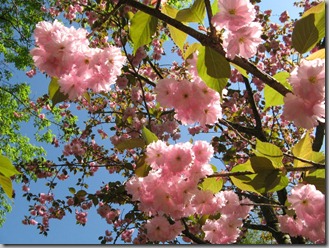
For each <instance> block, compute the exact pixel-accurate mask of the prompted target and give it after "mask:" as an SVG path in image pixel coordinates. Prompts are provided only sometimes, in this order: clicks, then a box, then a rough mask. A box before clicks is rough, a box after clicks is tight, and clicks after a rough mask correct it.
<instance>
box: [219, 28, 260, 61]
mask: <svg viewBox="0 0 329 248" xmlns="http://www.w3.org/2000/svg"><path fill="white" fill-rule="evenodd" d="M261 33H262V26H261V25H260V23H258V22H252V23H250V24H248V25H246V26H243V27H242V28H239V29H238V30H236V31H234V32H229V33H228V35H227V37H226V38H225V39H224V43H223V47H224V48H225V49H226V51H227V57H228V58H230V59H233V58H234V57H235V56H236V55H240V56H241V57H244V58H246V59H248V58H251V57H252V56H254V55H255V54H256V53H257V46H258V45H259V44H260V43H261V42H262V39H261V38H260V36H261Z"/></svg>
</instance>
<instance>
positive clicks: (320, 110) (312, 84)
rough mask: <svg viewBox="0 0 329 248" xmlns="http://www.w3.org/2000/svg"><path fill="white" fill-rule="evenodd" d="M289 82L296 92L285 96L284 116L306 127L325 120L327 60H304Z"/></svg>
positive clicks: (291, 75) (293, 72)
mask: <svg viewBox="0 0 329 248" xmlns="http://www.w3.org/2000/svg"><path fill="white" fill-rule="evenodd" d="M289 82H290V84H291V85H292V88H293V92H294V94H292V93H288V94H287V95H286V96H285V97H284V109H283V114H282V115H283V117H284V118H285V119H287V120H290V121H294V123H295V124H296V125H297V126H299V127H303V128H306V129H310V128H313V127H315V126H317V125H318V121H320V122H325V119H324V117H325V60H324V59H314V60H302V61H301V63H300V65H299V67H297V68H295V69H294V70H293V71H292V72H291V74H290V78H289Z"/></svg>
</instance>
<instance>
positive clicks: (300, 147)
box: [291, 131, 313, 167]
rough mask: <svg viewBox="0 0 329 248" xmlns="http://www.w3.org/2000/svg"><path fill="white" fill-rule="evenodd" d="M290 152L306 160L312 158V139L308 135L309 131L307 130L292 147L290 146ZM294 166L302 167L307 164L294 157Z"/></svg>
mask: <svg viewBox="0 0 329 248" xmlns="http://www.w3.org/2000/svg"><path fill="white" fill-rule="evenodd" d="M291 152H292V154H293V155H294V156H295V157H297V158H302V159H306V160H311V159H312V154H313V151H312V139H311V137H310V132H309V131H308V132H307V133H306V134H305V136H304V137H303V138H302V139H301V140H300V141H299V142H298V143H297V144H296V145H294V147H293V148H291ZM294 166H295V167H303V166H308V164H306V163H304V162H301V161H299V160H298V159H294Z"/></svg>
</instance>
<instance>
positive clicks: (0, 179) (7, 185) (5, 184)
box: [0, 175, 13, 199]
mask: <svg viewBox="0 0 329 248" xmlns="http://www.w3.org/2000/svg"><path fill="white" fill-rule="evenodd" d="M0 186H1V187H2V189H3V191H4V192H5V193H6V195H7V196H8V197H9V199H12V195H13V183H12V182H11V180H10V178H8V177H5V176H3V175H0Z"/></svg>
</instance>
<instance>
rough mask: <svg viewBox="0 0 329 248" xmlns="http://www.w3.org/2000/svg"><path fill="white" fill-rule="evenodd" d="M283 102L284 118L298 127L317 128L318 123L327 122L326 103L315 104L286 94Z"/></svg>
mask: <svg viewBox="0 0 329 248" xmlns="http://www.w3.org/2000/svg"><path fill="white" fill-rule="evenodd" d="M283 100H284V108H283V113H282V116H283V117H284V118H285V119H286V120H289V121H294V123H295V125H296V126H299V127H303V128H306V129H310V128H313V127H315V126H317V125H318V121H320V122H324V121H325V119H324V117H325V104H324V101H323V102H319V103H313V102H310V101H309V100H308V99H304V98H301V97H299V96H296V95H294V94H292V93H288V94H286V95H285V97H284V99H283Z"/></svg>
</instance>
